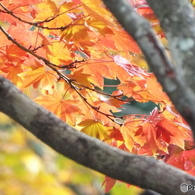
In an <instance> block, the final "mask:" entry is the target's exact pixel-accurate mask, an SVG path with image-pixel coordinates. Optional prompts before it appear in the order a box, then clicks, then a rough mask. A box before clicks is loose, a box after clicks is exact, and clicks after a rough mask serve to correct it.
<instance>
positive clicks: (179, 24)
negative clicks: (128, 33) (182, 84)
mask: <svg viewBox="0 0 195 195" xmlns="http://www.w3.org/2000/svg"><path fill="white" fill-rule="evenodd" d="M147 2H148V4H149V5H150V7H151V8H152V9H153V10H154V12H155V14H156V16H157V17H158V19H159V20H160V24H161V27H162V28H163V30H164V31H165V35H166V37H167V39H168V41H169V46H170V49H171V53H172V56H173V60H174V62H175V64H176V67H177V68H178V69H179V71H180V73H181V74H182V75H183V77H184V78H185V79H186V80H187V82H188V84H189V85H190V87H191V88H192V89H193V91H194V92H195V84H194V83H195V76H194V75H195V58H194V54H195V15H194V8H193V7H192V5H191V4H190V3H189V1H188V0H163V1H159V2H158V3H156V1H155V0H147Z"/></svg>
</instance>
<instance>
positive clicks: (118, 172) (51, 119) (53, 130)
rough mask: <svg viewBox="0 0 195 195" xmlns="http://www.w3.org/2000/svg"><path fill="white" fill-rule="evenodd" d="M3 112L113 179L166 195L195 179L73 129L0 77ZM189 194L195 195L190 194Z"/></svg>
mask: <svg viewBox="0 0 195 195" xmlns="http://www.w3.org/2000/svg"><path fill="white" fill-rule="evenodd" d="M0 111H2V112H3V113H5V114H7V115H8V116H10V117H11V118H13V119H14V120H16V121H17V122H18V123H20V124H21V125H23V126H24V127H25V128H26V129H28V130H29V131H30V132H31V133H32V134H34V135H35V136H36V137H38V138H39V139H40V140H42V141H43V142H44V143H46V144H48V145H49V146H50V147H52V148H53V149H54V150H56V151H57V152H59V153H61V154H63V155H64V156H66V157H68V158H70V159H72V160H74V161H76V162H78V163H80V164H82V165H84V166H87V167H89V168H92V169H94V170H96V171H99V172H101V173H103V174H105V175H108V176H110V177H112V178H115V179H118V180H121V181H124V182H127V183H131V184H134V185H137V186H140V187H142V188H147V189H152V190H154V191H157V192H159V193H162V194H166V195H174V194H175V195H180V194H181V195H182V194H183V193H182V192H181V191H180V185H181V184H182V183H184V182H185V183H187V184H192V183H194V184H195V177H193V176H191V175H188V174H187V173H186V172H184V171H181V170H179V169H176V168H174V167H172V166H169V165H167V164H165V163H163V162H161V161H158V160H155V159H153V158H151V157H145V156H137V155H134V154H130V153H127V152H124V151H122V150H119V149H117V148H113V147H111V146H109V145H107V144H105V143H103V142H101V141H100V140H97V139H94V138H92V137H89V136H87V135H85V134H83V133H81V132H79V131H77V130H75V129H74V128H72V127H70V126H69V125H67V124H66V123H64V122H63V121H61V120H60V119H58V118H57V117H56V116H55V115H54V114H52V113H51V112H49V111H47V110H46V109H44V108H42V107H41V106H39V105H38V104H36V103H35V102H33V101H32V100H31V99H29V98H28V97H27V96H26V95H24V94H23V93H22V92H20V91H19V90H18V89H17V88H16V87H15V86H14V85H13V84H11V83H10V82H9V81H8V80H6V79H5V78H3V77H0ZM186 194H194V192H193V191H189V192H187V193H186Z"/></svg>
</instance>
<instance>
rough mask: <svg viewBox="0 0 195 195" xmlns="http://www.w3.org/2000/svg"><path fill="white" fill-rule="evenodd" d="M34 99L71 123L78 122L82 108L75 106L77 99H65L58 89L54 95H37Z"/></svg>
mask: <svg viewBox="0 0 195 195" xmlns="http://www.w3.org/2000/svg"><path fill="white" fill-rule="evenodd" d="M34 100H35V101H36V102H37V103H39V104H41V105H42V106H44V107H45V108H46V109H48V110H50V111H51V112H53V113H54V114H56V115H57V116H58V117H59V118H61V119H62V120H64V121H66V122H68V123H70V124H71V125H75V124H76V117H77V115H79V114H81V110H80V109H79V108H78V107H77V106H75V105H76V103H77V101H76V100H70V99H67V100H63V97H62V95H61V94H60V93H59V92H56V91H54V93H53V94H52V95H45V96H42V97H37V98H35V99H34Z"/></svg>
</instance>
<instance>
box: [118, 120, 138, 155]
mask: <svg viewBox="0 0 195 195" xmlns="http://www.w3.org/2000/svg"><path fill="white" fill-rule="evenodd" d="M139 124H140V121H136V120H134V121H133V118H131V119H130V121H129V122H125V123H124V124H123V125H122V127H120V129H119V130H120V132H121V134H122V136H123V139H124V143H125V146H126V147H127V149H128V150H129V151H130V152H131V151H132V150H133V147H134V145H135V143H136V141H138V142H139V139H138V137H136V135H135V133H136V131H137V130H138V128H139V127H138V125H139ZM140 141H141V140H140Z"/></svg>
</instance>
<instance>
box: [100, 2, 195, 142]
mask: <svg viewBox="0 0 195 195" xmlns="http://www.w3.org/2000/svg"><path fill="white" fill-rule="evenodd" d="M151 1H152V0H151ZM173 1H174V0H172V2H173ZM175 1H176V0H175ZM180 1H183V0H180ZM103 2H104V3H105V4H106V6H107V7H108V8H109V9H110V11H111V12H112V13H113V15H114V16H115V17H116V18H117V20H118V21H119V23H120V24H121V25H122V27H123V28H124V29H125V30H126V31H127V32H128V33H129V34H130V35H131V36H132V37H133V38H134V39H135V41H136V42H137V43H138V45H139V46H140V48H141V50H142V52H143V54H144V56H145V58H146V61H147V63H148V65H149V66H150V69H151V70H152V71H153V72H154V74H155V75H156V77H157V79H158V81H159V82H160V83H161V85H162V86H163V88H164V90H165V91H166V93H167V94H168V96H169V97H170V99H171V100H172V102H173V104H174V105H175V107H176V108H177V110H178V111H179V112H180V114H181V115H182V116H183V117H184V118H185V120H186V121H187V122H188V124H189V125H190V126H191V129H192V131H193V134H194V139H195V104H194V100H195V94H194V93H193V91H192V89H191V88H190V87H189V86H188V85H187V83H186V82H185V79H183V77H182V76H181V75H180V73H179V70H177V69H176V68H175V66H173V64H172V63H171V61H170V60H169V58H168V56H167V55H166V53H165V49H164V47H163V45H162V44H161V43H160V42H159V41H158V39H157V36H156V34H155V33H154V31H153V30H152V28H151V26H150V24H149V22H148V21H147V20H145V19H144V18H143V17H141V16H140V15H139V14H138V13H137V12H136V11H135V10H134V8H133V7H131V5H130V4H129V2H128V1H126V0H103ZM159 2H161V3H160V4H164V3H162V2H164V1H159ZM159 2H158V3H157V2H156V1H154V0H153V4H159ZM166 2H167V6H169V2H168V0H167V1H166ZM161 9H162V7H161ZM163 9H164V8H163ZM177 9H178V8H177ZM174 11H176V9H175V10H174ZM178 22H179V21H178ZM170 25H171V24H170ZM174 40H175V39H174ZM171 41H172V40H170V42H171ZM177 41H178V40H177ZM194 53H195V52H194ZM177 55H180V54H177ZM182 62H183V61H182ZM194 64H195V63H194ZM194 83H195V82H194Z"/></svg>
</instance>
